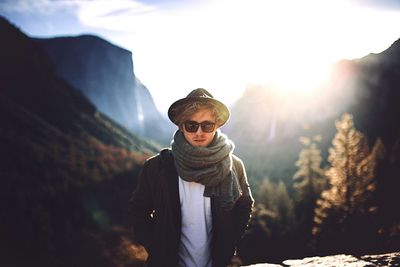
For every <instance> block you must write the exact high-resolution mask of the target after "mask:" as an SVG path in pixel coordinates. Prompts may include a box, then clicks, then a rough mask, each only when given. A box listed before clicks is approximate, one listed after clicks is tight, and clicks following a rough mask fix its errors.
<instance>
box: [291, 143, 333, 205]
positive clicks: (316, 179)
mask: <svg viewBox="0 0 400 267" xmlns="http://www.w3.org/2000/svg"><path fill="white" fill-rule="evenodd" d="M319 140H320V136H315V137H313V138H308V137H302V138H300V142H301V143H302V144H303V145H304V148H303V149H302V150H301V151H300V154H299V159H298V160H297V161H296V163H295V164H296V167H298V170H297V172H296V173H295V174H294V176H293V179H294V184H293V186H294V188H295V189H297V194H298V198H299V199H298V200H299V201H300V202H303V201H309V202H311V203H315V201H316V199H317V198H318V196H319V195H320V193H321V191H322V189H323V187H324V185H325V179H324V178H325V172H324V170H323V169H322V168H321V162H322V157H321V151H320V150H319V148H318V146H317V142H318V141H319Z"/></svg>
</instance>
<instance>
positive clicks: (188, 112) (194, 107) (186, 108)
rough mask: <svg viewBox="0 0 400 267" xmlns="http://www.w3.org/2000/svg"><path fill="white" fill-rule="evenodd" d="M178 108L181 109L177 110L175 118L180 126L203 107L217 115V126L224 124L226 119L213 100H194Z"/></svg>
mask: <svg viewBox="0 0 400 267" xmlns="http://www.w3.org/2000/svg"><path fill="white" fill-rule="evenodd" d="M177 109H179V110H178V112H177V114H178V115H177V116H176V118H175V119H176V122H177V124H178V125H179V126H180V127H181V126H182V124H183V123H184V122H185V121H187V120H188V118H189V117H191V116H192V115H193V114H195V113H196V112H197V111H199V110H203V109H209V110H210V111H211V113H212V114H213V115H214V117H215V123H216V125H217V126H220V125H222V124H223V121H224V120H223V118H222V116H221V114H220V112H218V108H217V106H216V105H214V104H213V103H212V102H203V101H194V102H189V103H187V104H184V105H181V106H179V107H178V108H177Z"/></svg>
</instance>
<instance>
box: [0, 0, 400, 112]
mask: <svg viewBox="0 0 400 267" xmlns="http://www.w3.org/2000/svg"><path fill="white" fill-rule="evenodd" d="M0 15H2V16H5V17H6V18H8V19H9V20H10V21H11V22H12V23H14V24H15V25H16V26H18V27H19V28H20V29H21V30H22V31H23V32H25V33H26V34H28V35H30V36H35V37H52V36H62V35H78V34H83V33H90V34H96V35H99V36H100V37H102V38H105V39H107V40H108V41H110V42H112V43H114V44H116V45H119V46H121V47H124V48H126V49H129V50H131V51H132V53H133V60H134V68H135V73H136V75H137V76H138V77H139V79H140V80H141V81H142V82H143V83H144V84H145V85H146V86H147V87H148V89H149V90H150V92H151V94H152V95H153V97H154V99H155V101H156V104H157V106H158V108H159V109H160V110H161V111H162V112H164V113H165V111H166V109H167V108H168V106H169V105H170V104H171V103H172V102H173V101H174V100H176V99H178V98H181V97H184V96H186V95H187V93H188V92H189V91H190V90H191V89H194V88H197V87H205V88H208V89H210V91H211V92H212V93H214V95H215V96H216V97H217V98H219V99H222V100H223V101H225V102H227V103H228V104H231V103H233V102H234V101H235V100H236V99H237V97H239V96H240V95H241V94H242V93H243V90H244V89H245V87H246V85H247V84H248V83H249V82H252V83H260V82H263V83H264V82H265V83H271V84H276V85H277V88H279V90H301V89H304V88H309V87H310V86H312V85H314V84H316V83H317V82H319V81H320V80H321V79H322V78H323V77H324V73H325V72H326V69H327V66H328V64H330V63H334V62H336V61H338V60H340V59H345V58H347V59H352V58H358V57H362V56H365V55H367V54H369V53H371V52H373V53H377V52H381V51H382V50H384V49H386V48H387V47H389V46H390V45H391V44H392V43H393V42H394V41H396V40H397V39H399V38H400V1H398V0H391V1H390V0H386V1H382V0H377V1H373V0H237V1H236V0H214V1H212V0H205V1H199V0H197V1H195V0H190V1H178V0H174V1H165V0H149V1H144V0H143V1H136V0H113V1H109V0H31V1H28V0H25V1H24V0H0Z"/></svg>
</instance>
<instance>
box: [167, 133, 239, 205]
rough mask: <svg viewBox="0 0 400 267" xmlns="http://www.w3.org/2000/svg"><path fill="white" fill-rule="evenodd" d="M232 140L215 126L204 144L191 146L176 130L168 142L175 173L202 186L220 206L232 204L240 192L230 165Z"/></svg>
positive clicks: (206, 195)
mask: <svg viewBox="0 0 400 267" xmlns="http://www.w3.org/2000/svg"><path fill="white" fill-rule="evenodd" d="M234 148H235V146H234V144H233V142H232V141H231V140H229V139H228V137H227V136H226V135H224V134H223V133H221V132H220V131H219V130H218V131H216V133H215V136H214V139H213V141H212V142H211V144H210V145H209V146H208V147H195V146H192V145H191V144H190V143H189V142H187V141H186V139H185V137H184V135H183V133H182V132H181V131H180V130H178V131H176V132H175V134H174V139H173V141H172V142H171V149H172V154H173V156H174V159H175V167H176V170H177V172H178V175H179V176H180V177H181V178H182V179H183V180H185V181H188V182H196V183H200V184H202V185H204V186H205V190H204V196H205V197H217V198H218V199H219V205H220V207H221V208H222V209H224V210H230V209H232V208H233V206H234V204H235V202H236V200H237V199H238V198H239V197H240V195H241V194H242V190H241V188H240V184H239V180H238V177H237V173H236V172H235V170H234V169H233V167H232V152H233V149H234Z"/></svg>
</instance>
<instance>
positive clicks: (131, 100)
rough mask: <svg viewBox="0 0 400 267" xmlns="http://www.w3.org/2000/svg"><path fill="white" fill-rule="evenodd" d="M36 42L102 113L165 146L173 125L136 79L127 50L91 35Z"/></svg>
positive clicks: (67, 78)
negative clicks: (162, 114)
mask: <svg viewBox="0 0 400 267" xmlns="http://www.w3.org/2000/svg"><path fill="white" fill-rule="evenodd" d="M35 40H36V42H37V43H38V44H39V45H40V46H41V47H42V48H43V49H44V50H45V51H46V53H47V54H48V55H49V57H50V59H51V64H52V66H53V67H54V69H55V71H56V73H57V74H58V75H59V76H60V77H61V78H63V79H64V80H65V81H67V82H68V83H69V84H71V85H72V86H73V87H75V88H76V89H78V90H80V91H81V92H82V93H83V94H84V95H85V96H86V97H87V98H88V99H89V100H90V101H91V102H92V103H93V104H94V105H95V106H96V107H97V108H98V109H99V110H100V111H101V112H103V113H104V114H106V115H108V116H109V117H110V118H112V119H114V120H115V121H117V122H118V123H120V124H122V125H124V126H125V127H126V128H128V129H130V130H132V131H134V132H135V133H138V134H140V135H142V136H144V137H146V138H151V139H153V140H156V141H158V142H160V143H162V144H168V142H169V141H170V139H171V137H172V133H173V129H174V128H173V125H172V123H170V122H169V121H168V120H167V119H166V118H164V117H163V116H161V114H160V112H159V111H158V110H157V108H156V106H155V104H154V101H153V98H152V96H151V94H150V92H149V90H148V89H147V88H146V86H145V85H143V84H142V83H141V82H140V81H139V79H138V78H137V77H136V76H135V74H134V69H133V62H132V53H131V52H130V51H128V50H125V49H122V48H120V47H118V46H115V45H113V44H111V43H109V42H107V41H106V40H103V39H101V38H99V37H96V36H92V35H82V36H77V37H59V38H51V39H35Z"/></svg>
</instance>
